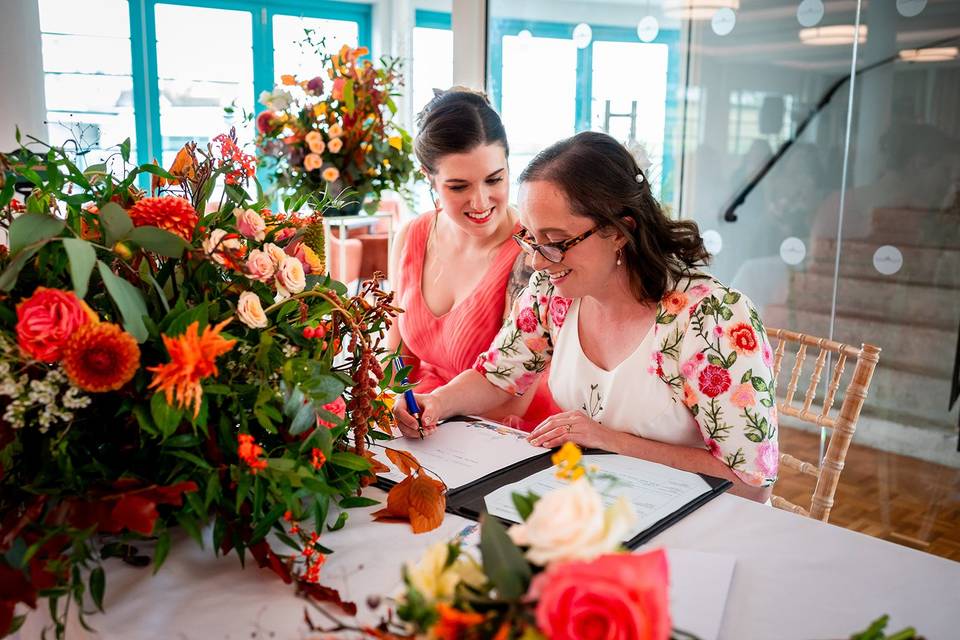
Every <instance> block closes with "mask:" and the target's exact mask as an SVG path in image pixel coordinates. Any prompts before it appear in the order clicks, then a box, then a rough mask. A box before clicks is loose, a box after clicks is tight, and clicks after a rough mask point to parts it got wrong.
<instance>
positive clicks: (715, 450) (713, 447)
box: [707, 438, 723, 460]
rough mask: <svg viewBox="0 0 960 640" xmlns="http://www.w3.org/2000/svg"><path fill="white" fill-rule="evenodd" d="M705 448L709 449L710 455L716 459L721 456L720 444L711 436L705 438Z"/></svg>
mask: <svg viewBox="0 0 960 640" xmlns="http://www.w3.org/2000/svg"><path fill="white" fill-rule="evenodd" d="M707 449H708V450H709V451H710V455H712V456H713V457H714V458H717V459H718V460H720V459H722V458H723V452H722V451H720V445H719V444H718V443H717V441H716V440H714V439H713V438H710V439H709V440H707Z"/></svg>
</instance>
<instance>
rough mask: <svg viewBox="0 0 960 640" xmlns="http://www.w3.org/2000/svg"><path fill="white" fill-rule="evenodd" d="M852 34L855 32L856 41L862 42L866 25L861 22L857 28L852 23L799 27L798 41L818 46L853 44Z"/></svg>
mask: <svg viewBox="0 0 960 640" xmlns="http://www.w3.org/2000/svg"><path fill="white" fill-rule="evenodd" d="M854 34H857V42H859V43H860V44H863V43H864V42H866V41H867V26H866V25H863V24H862V25H860V27H859V30H858V28H857V27H855V26H854V25H852V24H835V25H831V26H829V27H812V28H810V29H800V42H802V43H803V44H809V45H813V46H818V47H823V46H830V45H840V44H853V37H854Z"/></svg>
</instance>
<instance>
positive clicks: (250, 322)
mask: <svg viewBox="0 0 960 640" xmlns="http://www.w3.org/2000/svg"><path fill="white" fill-rule="evenodd" d="M237 317H238V318H240V322H242V323H243V324H245V325H247V326H248V327H250V328H251V329H265V328H266V327H267V314H266V313H264V312H263V306H262V305H261V304H260V296H258V295H257V294H255V293H254V292H253V291H244V292H243V293H241V294H240V300H239V301H238V302H237Z"/></svg>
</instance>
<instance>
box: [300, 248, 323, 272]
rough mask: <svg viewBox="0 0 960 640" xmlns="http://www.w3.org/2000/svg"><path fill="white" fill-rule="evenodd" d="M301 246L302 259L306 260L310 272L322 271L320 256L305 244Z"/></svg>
mask: <svg viewBox="0 0 960 640" xmlns="http://www.w3.org/2000/svg"><path fill="white" fill-rule="evenodd" d="M301 248H302V249H303V259H304V260H306V262H307V266H308V267H310V273H323V269H324V264H323V260H321V259H320V256H318V255H317V253H316V252H315V251H314V250H313V249H311V248H310V247H308V246H307V245H303V246H302V247H301Z"/></svg>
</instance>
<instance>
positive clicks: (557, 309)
mask: <svg viewBox="0 0 960 640" xmlns="http://www.w3.org/2000/svg"><path fill="white" fill-rule="evenodd" d="M571 302H572V300H570V298H561V297H560V296H553V298H551V299H550V320H551V322H553V325H554V326H555V327H556V328H558V329H559V328H560V327H561V326H563V321H564V320H565V319H566V317H567V310H568V309H570V303H571Z"/></svg>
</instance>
